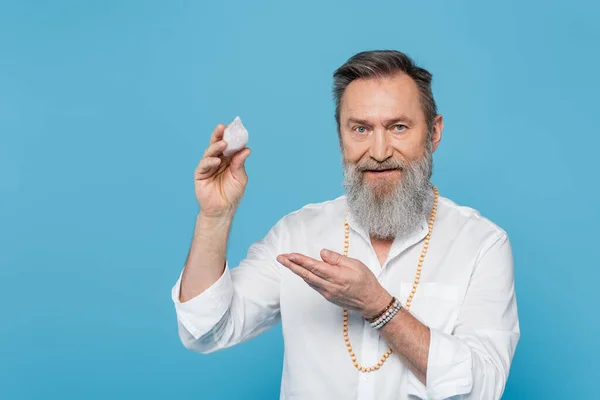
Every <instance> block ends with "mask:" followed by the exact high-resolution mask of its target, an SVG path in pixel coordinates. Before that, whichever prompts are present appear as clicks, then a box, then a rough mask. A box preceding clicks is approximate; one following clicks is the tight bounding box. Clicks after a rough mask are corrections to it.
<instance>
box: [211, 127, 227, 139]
mask: <svg viewBox="0 0 600 400" xmlns="http://www.w3.org/2000/svg"><path fill="white" fill-rule="evenodd" d="M224 133H225V125H223V124H219V125H217V126H216V127H215V129H214V130H213V132H212V135H210V144H213V143H216V142H218V141H219V140H221V139H223V134H224Z"/></svg>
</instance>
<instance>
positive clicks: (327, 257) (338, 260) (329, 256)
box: [321, 249, 351, 266]
mask: <svg viewBox="0 0 600 400" xmlns="http://www.w3.org/2000/svg"><path fill="white" fill-rule="evenodd" d="M321 259H322V260H323V261H325V262H326V263H327V264H331V265H339V266H344V265H345V266H347V265H348V264H349V263H350V261H351V258H349V257H346V256H343V255H341V254H340V253H336V252H335V251H332V250H327V249H323V250H321Z"/></svg>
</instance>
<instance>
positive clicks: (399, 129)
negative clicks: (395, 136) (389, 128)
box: [394, 125, 408, 132]
mask: <svg viewBox="0 0 600 400" xmlns="http://www.w3.org/2000/svg"><path fill="white" fill-rule="evenodd" d="M406 129H408V128H407V127H406V125H394V132H402V131H404V130H406Z"/></svg>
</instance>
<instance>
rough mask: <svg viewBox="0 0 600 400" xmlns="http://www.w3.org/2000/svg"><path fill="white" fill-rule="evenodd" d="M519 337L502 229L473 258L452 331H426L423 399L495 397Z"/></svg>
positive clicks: (508, 248)
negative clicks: (459, 310) (466, 285)
mask: <svg viewBox="0 0 600 400" xmlns="http://www.w3.org/2000/svg"><path fill="white" fill-rule="evenodd" d="M519 336H520V331H519V320H518V313H517V302H516V296H515V289H514V269H513V257H512V249H511V245H510V242H509V240H508V237H507V236H506V234H504V233H503V234H501V235H500V236H499V237H498V238H497V239H496V240H495V241H494V242H493V244H492V245H491V246H489V247H488V249H487V250H485V251H483V252H482V253H481V254H480V256H479V257H478V261H477V263H476V265H475V268H474V270H473V273H472V275H471V279H470V281H469V285H468V288H467V293H466V296H465V300H464V303H463V306H462V309H461V312H460V314H459V317H458V320H457V323H456V325H455V328H454V331H453V332H452V334H446V333H443V332H440V331H438V330H435V329H431V336H430V346H429V356H428V362H427V398H429V399H446V398H450V397H453V396H460V398H461V399H468V400H475V399H478V400H479V399H499V398H500V397H501V396H502V393H503V391H504V387H505V385H506V380H507V378H508V373H509V370H510V364H511V362H512V358H513V355H514V352H515V349H516V347H517V343H518V341H519Z"/></svg>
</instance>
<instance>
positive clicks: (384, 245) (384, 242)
mask: <svg viewBox="0 0 600 400" xmlns="http://www.w3.org/2000/svg"><path fill="white" fill-rule="evenodd" d="M393 242H394V239H377V238H376V237H374V236H373V235H371V245H372V246H373V249H374V250H375V254H377V259H378V260H379V264H380V265H381V266H382V267H383V264H385V260H387V258H388V254H389V253H390V248H391V247H392V243H393Z"/></svg>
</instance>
